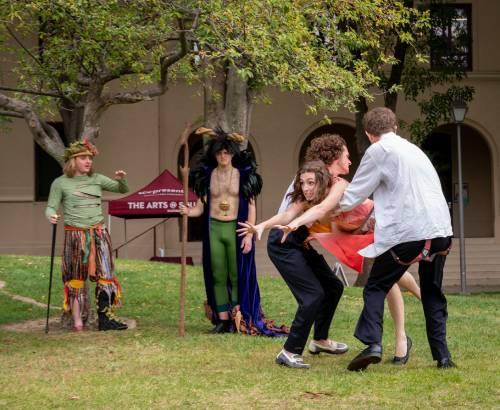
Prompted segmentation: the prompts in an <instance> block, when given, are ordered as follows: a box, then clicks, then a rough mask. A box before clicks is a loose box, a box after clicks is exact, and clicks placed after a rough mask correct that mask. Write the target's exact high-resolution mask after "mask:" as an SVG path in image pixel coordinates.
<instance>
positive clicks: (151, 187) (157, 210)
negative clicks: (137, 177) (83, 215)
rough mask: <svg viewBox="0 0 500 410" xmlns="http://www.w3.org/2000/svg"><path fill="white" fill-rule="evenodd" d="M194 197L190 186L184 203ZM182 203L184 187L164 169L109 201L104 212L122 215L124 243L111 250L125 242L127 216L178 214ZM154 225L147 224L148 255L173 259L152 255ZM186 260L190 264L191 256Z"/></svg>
mask: <svg viewBox="0 0 500 410" xmlns="http://www.w3.org/2000/svg"><path fill="white" fill-rule="evenodd" d="M197 200H198V197H197V196H196V194H195V193H194V192H193V191H192V190H191V189H190V190H189V192H188V206H194V205H196V201H197ZM182 203H184V189H183V186H182V183H181V181H179V180H178V179H177V178H176V177H174V176H173V175H172V174H171V173H170V171H169V170H167V169H166V170H165V171H163V172H162V173H161V174H160V175H158V176H157V177H156V178H155V179H154V180H153V181H151V182H150V183H149V184H148V185H146V186H145V187H144V188H142V189H140V190H138V191H137V192H134V193H133V194H130V195H128V196H126V197H123V198H120V199H115V200H112V201H109V204H108V214H109V215H112V216H116V217H118V218H124V219H125V243H124V244H122V245H120V246H119V247H118V248H116V249H115V251H118V249H119V248H121V247H122V246H124V245H126V244H127V243H128V242H127V225H126V220H127V219H143V218H172V217H179V216H180V213H179V206H180V205H181V204H182ZM163 222H164V221H163ZM161 223H162V222H161ZM109 225H110V224H109ZM158 225H159V224H157V225H155V226H154V227H152V228H150V229H154V244H153V254H154V257H153V258H151V259H153V260H164V261H171V262H177V259H179V258H166V257H165V258H164V257H160V258H159V257H156V227H157V226H158ZM150 229H148V230H147V231H149V230H150ZM147 231H145V232H143V233H146V232H147ZM143 233H141V234H139V235H137V236H135V237H134V238H132V239H131V241H132V240H134V239H136V238H138V237H139V236H142V234H143ZM189 259H191V258H189ZM188 264H191V265H192V260H190V262H188Z"/></svg>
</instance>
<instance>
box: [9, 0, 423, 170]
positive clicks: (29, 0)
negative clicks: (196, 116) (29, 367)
mask: <svg viewBox="0 0 500 410" xmlns="http://www.w3.org/2000/svg"><path fill="white" fill-rule="evenodd" d="M406 3H408V2H401V1H397V0H356V1H354V0H252V1H250V0H210V1H206V0H184V1H182V2H181V1H178V2H176V1H173V0H107V1H103V0H19V1H16V2H12V1H6V0H0V20H1V21H0V41H1V39H2V38H4V39H7V40H8V41H7V42H4V43H0V46H3V49H6V48H8V49H9V50H10V51H12V52H13V53H15V55H16V57H15V58H14V59H15V61H16V62H17V65H16V67H15V76H16V78H17V80H18V84H17V85H16V86H15V87H13V88H15V90H14V91H16V93H12V90H11V89H9V88H8V87H6V86H4V84H3V82H2V83H0V110H1V111H0V113H3V114H4V115H5V114H7V115H11V116H20V117H23V118H24V119H25V120H26V122H27V124H28V126H29V129H30V130H31V131H32V133H33V136H34V138H35V141H36V142H37V143H38V144H39V145H41V146H42V148H44V149H45V150H46V151H47V152H49V153H50V154H51V155H52V156H54V157H55V158H58V159H59V161H60V160H61V156H62V150H63V148H64V146H63V145H64V144H63V142H62V140H61V138H60V136H59V135H58V133H57V131H56V130H55V129H54V128H53V127H51V126H50V124H49V122H48V120H49V119H57V117H59V118H60V119H61V120H62V121H63V123H64V128H65V136H66V138H67V142H70V141H72V140H74V139H78V138H82V137H83V136H86V137H90V138H91V139H93V138H96V137H97V136H98V134H99V121H100V119H101V116H102V114H103V113H104V112H105V111H106V109H107V108H109V107H110V106H111V105H114V104H127V103H136V102H141V101H145V100H148V99H151V98H153V97H157V96H160V95H162V94H164V93H165V92H166V90H167V88H168V87H167V85H168V81H172V80H175V79H177V78H182V79H183V80H186V81H189V82H194V81H199V82H200V83H201V84H202V86H203V88H204V91H205V122H206V123H207V125H212V126H215V125H221V126H223V128H225V129H226V130H228V131H238V132H241V133H243V134H248V131H249V126H250V122H251V112H252V107H253V105H254V104H255V102H257V101H259V100H261V101H262V100H267V99H268V97H267V95H266V94H265V90H268V89H269V88H270V87H276V88H279V89H281V90H285V91H293V92H298V93H301V94H304V95H307V96H308V99H307V101H308V103H307V104H308V109H309V111H311V112H313V113H317V112H319V110H328V111H336V110H338V109H339V108H341V107H346V108H348V109H350V110H358V111H359V102H360V101H362V102H364V104H365V105H366V101H369V100H370V99H372V98H373V96H372V92H373V89H374V88H373V87H381V88H382V90H383V92H384V93H386V94H387V95H392V94H394V93H395V92H396V91H399V90H400V89H401V86H399V85H398V84H399V83H398V82H397V81H392V80H391V79H390V78H389V79H388V78H386V76H385V75H386V74H385V73H386V71H387V70H388V69H389V68H390V67H395V66H398V64H400V61H401V60H400V59H398V56H397V55H395V54H394V47H395V46H397V45H398V44H399V45H404V47H405V49H406V50H412V53H413V54H412V55H413V56H414V57H415V58H416V59H417V60H418V61H421V60H422V58H421V55H420V51H419V49H418V41H419V39H420V36H421V33H423V32H425V31H426V30H428V29H429V17H428V14H427V13H425V12H424V13H422V12H420V11H418V10H417V9H416V8H414V7H409V6H408V4H406ZM415 67H416V66H415ZM0 81H1V80H0Z"/></svg>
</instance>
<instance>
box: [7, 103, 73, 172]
mask: <svg viewBox="0 0 500 410" xmlns="http://www.w3.org/2000/svg"><path fill="white" fill-rule="evenodd" d="M0 108H4V109H5V110H7V112H11V113H13V114H18V115H20V116H21V117H23V118H24V120H25V121H26V123H27V124H28V127H29V130H30V131H31V133H32V135H33V138H34V140H35V142H36V143H37V144H38V145H39V146H40V147H42V149H43V150H44V151H46V152H47V153H48V154H49V155H50V156H52V157H53V158H55V159H56V160H57V162H59V163H60V164H61V165H62V164H63V154H64V144H63V142H62V140H61V138H60V136H59V134H58V132H57V130H56V129H55V128H54V127H52V126H51V125H49V124H48V123H46V122H45V121H43V120H41V119H40V117H39V116H38V115H37V114H36V113H35V111H33V109H32V107H31V105H29V104H28V103H26V102H24V101H21V100H18V99H16V98H11V97H7V96H6V95H3V94H0Z"/></svg>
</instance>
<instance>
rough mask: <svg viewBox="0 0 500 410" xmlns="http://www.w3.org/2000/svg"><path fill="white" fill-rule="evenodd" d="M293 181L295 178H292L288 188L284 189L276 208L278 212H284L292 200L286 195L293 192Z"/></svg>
mask: <svg viewBox="0 0 500 410" xmlns="http://www.w3.org/2000/svg"><path fill="white" fill-rule="evenodd" d="M294 183H295V178H294V179H292V182H291V183H290V185H289V186H288V189H287V190H286V192H285V195H284V196H283V199H282V200H281V204H280V207H279V209H278V213H279V214H281V213H283V212H285V211H286V210H287V209H288V207H289V206H290V204H291V202H292V198H290V197H289V196H288V195H289V194H291V193H292V192H293V184H294Z"/></svg>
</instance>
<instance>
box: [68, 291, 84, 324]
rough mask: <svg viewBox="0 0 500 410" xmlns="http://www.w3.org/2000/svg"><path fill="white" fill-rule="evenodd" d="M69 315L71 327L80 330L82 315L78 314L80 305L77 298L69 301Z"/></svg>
mask: <svg viewBox="0 0 500 410" xmlns="http://www.w3.org/2000/svg"><path fill="white" fill-rule="evenodd" d="M71 315H72V316H73V326H74V327H75V328H81V327H82V326H83V322H82V314H81V312H80V303H79V302H78V298H74V299H73V300H72V301H71Z"/></svg>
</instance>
